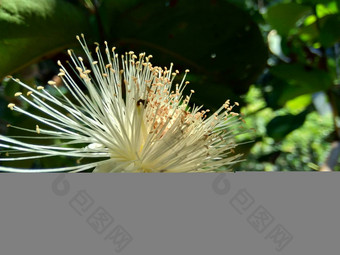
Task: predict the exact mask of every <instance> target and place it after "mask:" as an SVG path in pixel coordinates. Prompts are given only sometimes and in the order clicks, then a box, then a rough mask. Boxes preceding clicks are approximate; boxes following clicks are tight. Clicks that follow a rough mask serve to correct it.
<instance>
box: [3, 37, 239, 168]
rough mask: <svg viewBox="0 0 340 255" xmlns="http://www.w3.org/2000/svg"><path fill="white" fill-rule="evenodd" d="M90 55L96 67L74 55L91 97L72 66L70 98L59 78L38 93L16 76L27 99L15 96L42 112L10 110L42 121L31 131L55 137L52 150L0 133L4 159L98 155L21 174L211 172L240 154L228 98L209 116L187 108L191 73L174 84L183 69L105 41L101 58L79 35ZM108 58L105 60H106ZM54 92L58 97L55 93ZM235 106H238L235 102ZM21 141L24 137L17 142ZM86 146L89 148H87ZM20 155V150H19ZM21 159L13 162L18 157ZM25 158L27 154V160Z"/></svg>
mask: <svg viewBox="0 0 340 255" xmlns="http://www.w3.org/2000/svg"><path fill="white" fill-rule="evenodd" d="M77 39H78V41H79V42H80V44H81V46H82V47H83V49H84V51H85V54H86V56H87V58H88V63H89V65H90V68H87V67H86V66H85V63H84V62H85V61H83V59H82V58H81V57H76V56H75V54H74V53H73V51H72V50H68V54H69V55H70V57H71V60H72V63H73V64H72V65H70V67H72V68H73V70H74V72H75V73H76V74H77V75H78V76H79V80H80V81H81V82H82V85H83V86H85V87H86V92H85V91H83V90H82V88H81V86H80V85H78V84H77V83H76V82H75V81H74V80H73V78H72V77H71V75H70V73H69V72H68V71H67V68H66V67H65V66H64V65H63V64H62V63H61V62H60V61H58V65H59V66H60V73H59V74H58V76H59V77H60V78H61V79H62V81H63V83H64V85H65V86H66V88H67V89H68V91H69V92H70V94H71V95H72V97H66V96H65V95H64V94H63V93H62V91H61V90H60V87H58V86H57V85H56V83H55V82H54V81H50V82H48V84H49V85H50V86H51V87H52V88H54V89H55V90H56V91H55V92H56V93H51V92H50V91H51V89H50V88H49V89H45V88H44V87H42V86H38V87H36V88H32V87H30V86H28V85H26V84H24V83H22V82H21V81H19V80H17V79H15V80H16V81H17V82H18V83H19V84H20V85H21V86H22V87H24V88H26V89H28V91H29V92H28V93H27V94H25V95H24V94H22V93H20V92H18V93H16V94H15V95H16V96H18V97H20V98H21V99H22V100H24V101H26V102H27V103H28V104H30V105H31V106H33V107H35V108H36V109H38V110H39V111H41V113H42V114H41V115H36V114H33V113H30V112H28V111H25V110H24V109H21V108H20V107H18V106H16V105H15V104H13V103H11V104H9V105H8V107H9V108H10V109H12V110H14V111H17V112H20V113H23V114H25V115H26V116H28V117H31V118H33V119H35V120H37V123H39V122H40V123H43V124H44V126H45V127H49V128H42V127H39V125H36V127H35V128H34V129H32V130H30V129H25V128H21V127H14V126H12V128H18V129H21V130H23V131H27V132H33V133H34V136H33V137H34V138H40V139H51V140H52V141H59V142H56V143H55V144H54V145H51V146H46V145H38V144H31V143H26V142H23V141H22V140H23V139H24V138H29V137H27V136H26V137H24V136H22V137H19V139H20V138H21V139H20V141H19V140H16V139H14V138H11V137H7V136H3V135H0V148H1V147H2V148H1V149H2V150H3V152H5V153H6V152H7V155H6V156H5V153H2V154H1V156H0V161H15V160H27V159H38V158H44V157H54V156H68V157H76V158H78V159H82V158H94V159H95V161H94V162H93V163H86V164H81V162H80V160H79V164H77V165H76V166H67V167H60V168H53V169H26V170H24V169H15V168H9V167H4V166H0V170H2V171H11V172H56V171H72V172H79V171H84V170H88V169H94V172H206V171H213V170H216V169H218V168H219V167H221V166H226V165H232V164H233V163H235V161H236V160H237V159H239V157H240V155H235V154H234V152H233V148H235V147H236V143H235V141H234V136H235V134H234V133H235V132H234V131H235V128H237V127H238V124H239V123H240V122H239V117H237V115H238V114H236V113H233V112H231V110H232V108H233V105H230V103H229V100H228V101H227V102H225V104H224V105H222V106H221V108H220V109H219V110H218V111H216V112H215V113H214V114H212V115H211V116H207V115H209V114H208V112H209V110H206V111H204V110H201V108H202V107H197V106H193V107H192V109H190V107H189V100H190V97H191V95H192V93H194V91H193V90H191V94H190V95H189V96H184V95H183V90H184V88H185V86H186V85H187V84H188V82H185V77H186V74H187V72H188V71H189V70H186V71H185V74H184V77H183V79H182V81H181V83H180V84H176V85H175V86H173V81H174V78H175V76H176V74H178V73H179V72H178V71H177V70H176V71H175V72H173V70H172V67H173V65H172V64H171V65H170V68H169V69H168V68H164V69H162V68H160V67H157V66H155V67H154V66H152V64H151V63H150V62H149V61H150V58H151V57H152V56H148V57H146V55H145V53H142V54H139V56H136V55H135V54H134V53H133V52H129V53H126V54H125V56H124V55H122V56H121V59H122V61H121V66H120V65H119V62H120V61H119V56H118V54H116V53H115V48H112V50H111V51H110V50H109V48H108V46H107V43H106V42H105V46H106V47H105V55H104V56H103V55H101V52H100V50H99V46H97V47H96V50H95V51H96V58H95V59H94V58H93V57H92V56H91V53H90V51H89V49H88V47H87V45H86V42H85V39H84V36H83V35H82V39H80V38H79V37H78V36H77ZM104 59H105V60H104ZM52 94H53V95H52ZM236 105H238V104H237V103H236ZM16 138H18V137H16ZM84 144H85V145H84ZM13 152H14V153H13ZM18 152H20V153H21V154H18V155H19V156H15V157H12V154H13V155H16V153H18ZM25 154H27V155H25Z"/></svg>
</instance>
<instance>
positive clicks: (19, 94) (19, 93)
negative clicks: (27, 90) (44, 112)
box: [14, 92, 22, 97]
mask: <svg viewBox="0 0 340 255" xmlns="http://www.w3.org/2000/svg"><path fill="white" fill-rule="evenodd" d="M21 95H22V93H21V92H17V93H15V94H14V96H15V97H18V96H21Z"/></svg>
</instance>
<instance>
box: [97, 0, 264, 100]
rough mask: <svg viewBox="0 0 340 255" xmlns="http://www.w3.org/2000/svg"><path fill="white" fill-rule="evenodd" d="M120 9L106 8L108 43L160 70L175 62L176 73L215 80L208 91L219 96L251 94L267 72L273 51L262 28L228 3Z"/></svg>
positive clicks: (152, 2)
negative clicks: (188, 72)
mask: <svg viewBox="0 0 340 255" xmlns="http://www.w3.org/2000/svg"><path fill="white" fill-rule="evenodd" d="M134 3H135V4H134ZM118 5H120V1H109V0H106V1H104V2H103V5H102V7H101V13H102V14H103V15H102V16H103V17H104V18H103V19H104V21H103V23H104V24H106V25H105V26H106V28H105V31H107V37H109V38H108V39H110V41H114V43H115V46H118V49H120V50H122V49H123V50H131V49H132V50H134V51H135V52H137V53H139V52H146V53H147V54H152V55H153V56H154V60H153V63H155V64H157V65H164V66H169V63H171V62H174V64H175V68H176V69H179V70H181V71H184V70H185V69H186V68H188V69H190V70H191V71H192V73H194V74H199V75H204V76H205V77H209V80H206V85H205V86H206V89H209V90H210V89H211V90H213V91H215V93H216V94H215V95H221V94H222V95H223V98H227V97H228V93H229V91H230V90H232V91H233V93H237V94H242V93H245V92H246V91H247V89H248V88H249V85H250V84H251V83H252V82H254V80H255V79H256V78H257V76H258V75H259V74H260V73H261V71H262V70H263V69H264V67H265V64H266V59H267V49H266V46H265V44H264V42H263V38H262V35H261V33H260V31H259V28H258V26H257V24H256V23H255V22H254V21H253V20H252V18H251V16H250V15H249V14H248V13H247V12H245V11H243V10H242V9H240V8H239V7H236V6H235V5H233V4H230V3H228V2H226V1H222V0H218V1H194V0H187V1H156V0H148V1H138V0H136V1H130V4H129V5H128V6H127V5H126V4H124V5H122V6H121V7H120V9H122V10H121V11H118V9H119V8H118V7H117V8H116V9H115V10H114V9H110V8H113V7H116V6H118ZM105 13H106V14H105ZM107 13H112V15H108V14H107ZM214 84H219V85H217V86H216V87H215V85H214ZM193 89H195V87H193ZM203 93H204V92H203ZM223 102H224V101H217V100H216V99H215V100H214V102H213V103H214V104H215V106H217V105H220V104H221V103H223Z"/></svg>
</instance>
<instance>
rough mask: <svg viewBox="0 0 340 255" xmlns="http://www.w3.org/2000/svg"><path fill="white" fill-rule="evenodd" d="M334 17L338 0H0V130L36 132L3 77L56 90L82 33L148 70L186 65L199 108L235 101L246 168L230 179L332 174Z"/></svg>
mask: <svg viewBox="0 0 340 255" xmlns="http://www.w3.org/2000/svg"><path fill="white" fill-rule="evenodd" d="M339 10H340V1H338V0H319V1H317V0H295V1H293V0H274V1H266V0H244V1H238V0H206V1H203V0H157V1H156V0H143V1H142V0H120V1H118V0H2V1H0V80H1V85H0V133H1V134H6V135H11V136H15V135H18V134H19V133H20V130H19V131H18V130H14V129H11V128H7V124H9V123H10V124H13V125H19V126H26V127H30V128H32V127H35V125H36V122H35V121H34V120H32V119H29V118H26V117H24V116H22V115H20V114H18V113H16V112H13V111H10V110H9V109H8V108H7V105H8V104H9V103H11V102H12V103H15V104H17V105H21V106H22V107H23V108H24V109H28V110H29V111H34V109H30V107H29V106H28V105H27V104H25V102H21V101H20V100H18V98H16V97H14V94H15V92H18V91H22V92H25V91H24V89H22V88H20V87H19V86H18V85H17V84H16V83H14V82H12V81H10V80H9V79H6V78H5V77H6V75H9V74H10V75H13V76H15V77H16V78H20V79H21V80H22V81H24V82H25V83H27V84H30V85H32V86H39V85H46V84H47V81H48V80H54V81H56V82H57V84H59V86H60V88H61V89H64V88H63V86H62V84H61V82H60V80H58V77H57V76H56V74H57V73H58V67H57V65H56V62H57V60H61V61H66V60H67V59H68V56H67V54H66V49H68V48H72V49H74V50H75V51H76V53H77V54H82V52H81V50H80V49H79V45H78V42H77V41H76V39H75V35H76V34H80V33H84V34H85V36H86V39H87V41H88V43H89V44H90V43H93V42H100V43H102V42H103V41H105V40H107V41H108V42H109V44H110V46H116V47H117V48H118V52H119V53H124V52H125V51H130V50H133V51H135V52H136V53H139V52H146V53H147V54H152V55H153V56H154V57H153V61H152V63H153V64H154V65H158V66H169V63H171V62H173V63H174V64H175V68H177V69H178V70H179V71H184V70H185V69H187V68H189V69H190V70H191V72H190V73H189V75H188V78H187V80H189V81H190V84H189V87H188V89H195V91H196V93H195V94H194V97H193V102H195V103H196V104H204V106H205V107H206V108H210V109H212V110H214V109H216V108H218V107H219V106H220V105H221V104H223V103H224V102H225V100H226V99H231V101H238V102H239V103H240V109H239V110H240V111H241V113H242V114H243V115H244V119H245V121H246V124H245V126H246V127H247V128H248V129H251V132H249V133H246V134H243V135H241V136H239V137H238V139H239V142H240V143H243V145H242V146H240V147H239V149H238V151H239V152H241V153H244V154H245V155H244V159H245V161H243V162H242V163H240V164H238V165H237V166H236V168H235V171H320V170H321V171H327V170H335V171H337V170H340V167H339V164H338V158H339V157H338V156H339V153H340V149H339V148H340V146H339V142H338V141H339V138H340V132H339V112H340V101H339V96H340V87H339V82H340V66H339V56H340V55H339V54H340V48H339V47H340V44H339V43H340V15H339ZM51 93H52V92H51ZM65 93H66V90H65ZM0 156H3V155H0ZM68 161H69V159H66V158H58V159H55V160H51V159H49V160H36V161H26V162H15V163H11V164H10V163H8V164H7V165H11V166H13V165H15V166H16V167H25V168H29V167H49V166H53V167H58V166H63V165H68V164H69V162H68Z"/></svg>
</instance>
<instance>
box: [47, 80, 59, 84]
mask: <svg viewBox="0 0 340 255" xmlns="http://www.w3.org/2000/svg"><path fill="white" fill-rule="evenodd" d="M47 83H48V84H49V85H56V84H57V83H56V82H55V81H48V82H47Z"/></svg>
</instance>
